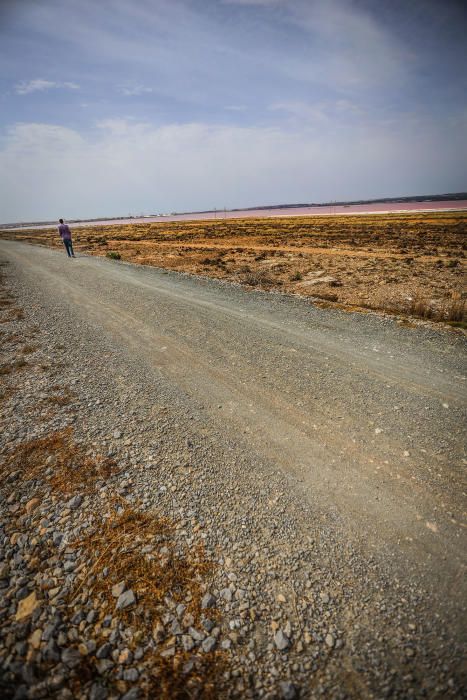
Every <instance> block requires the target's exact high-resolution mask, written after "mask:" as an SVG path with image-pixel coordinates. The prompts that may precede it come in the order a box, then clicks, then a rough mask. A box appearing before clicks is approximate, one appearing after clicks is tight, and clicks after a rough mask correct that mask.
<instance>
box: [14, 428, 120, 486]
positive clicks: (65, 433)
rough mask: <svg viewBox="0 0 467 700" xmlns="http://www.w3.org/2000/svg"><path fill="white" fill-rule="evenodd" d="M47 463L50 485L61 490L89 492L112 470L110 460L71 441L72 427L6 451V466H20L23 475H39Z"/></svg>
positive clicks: (109, 474) (32, 476)
mask: <svg viewBox="0 0 467 700" xmlns="http://www.w3.org/2000/svg"><path fill="white" fill-rule="evenodd" d="M49 458H50V459H49ZM48 464H50V465H51V466H52V467H53V474H52V476H51V478H50V484H51V486H52V488H54V489H57V490H58V491H60V492H62V493H64V494H72V493H77V492H90V491H92V489H93V488H94V487H95V484H96V482H97V481H99V480H102V479H103V480H106V479H108V478H109V477H110V476H111V475H112V474H113V473H115V463H114V462H113V461H112V460H110V459H108V458H103V457H101V456H96V457H91V456H89V455H87V454H85V450H84V447H83V446H81V445H78V444H76V443H75V442H74V440H73V438H72V430H71V428H66V429H65V430H62V431H59V432H55V433H52V434H51V435H48V436H47V437H44V438H37V439H34V440H30V441H28V442H26V443H23V444H21V445H20V446H19V447H17V448H16V449H15V450H14V451H13V452H12V453H10V454H9V456H8V460H7V465H6V466H7V468H8V469H18V470H20V471H21V473H22V474H23V478H24V479H35V478H41V479H42V478H43V477H44V474H45V471H46V469H47V465H48Z"/></svg>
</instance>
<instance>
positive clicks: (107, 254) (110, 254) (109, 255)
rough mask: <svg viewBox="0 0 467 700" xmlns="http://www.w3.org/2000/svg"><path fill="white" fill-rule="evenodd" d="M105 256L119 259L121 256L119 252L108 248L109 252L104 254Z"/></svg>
mask: <svg viewBox="0 0 467 700" xmlns="http://www.w3.org/2000/svg"><path fill="white" fill-rule="evenodd" d="M105 257H106V258H111V259H112V260H121V258H122V256H121V255H120V253H116V252H115V251H114V250H109V252H108V253H106V254H105Z"/></svg>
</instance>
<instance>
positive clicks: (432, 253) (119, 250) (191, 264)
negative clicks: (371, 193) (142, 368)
mask: <svg viewBox="0 0 467 700" xmlns="http://www.w3.org/2000/svg"><path fill="white" fill-rule="evenodd" d="M466 230H467V214H466V213H464V212H444V213H443V212H433V213H414V214H389V215H381V214H379V215H374V216H373V215H366V216H335V217H330V216H323V217H318V216H316V217H303V218H302V217H293V218H292V217H291V218H278V219H236V220H217V221H177V222H164V223H147V224H127V225H115V226H105V227H102V226H96V227H89V228H86V229H75V231H74V241H75V249H76V251H77V252H86V253H90V254H93V255H102V256H105V255H107V256H111V257H112V256H113V255H114V254H115V257H118V256H120V257H121V259H122V260H126V261H130V262H137V263H141V264H143V265H154V266H157V267H163V268H169V269H171V270H179V271H183V272H189V273H195V274H197V275H205V276H209V277H216V278H221V279H230V280H232V281H237V282H240V283H241V284H244V285H249V286H254V287H262V288H264V289H279V290H281V291H284V292H287V293H293V294H299V295H301V296H307V297H312V298H314V299H318V300H321V302H323V303H326V304H339V305H340V306H342V307H344V308H349V309H352V308H360V309H362V308H363V309H365V308H370V309H377V310H383V311H389V312H392V313H397V314H403V315H408V316H416V317H421V318H431V319H433V320H438V321H441V320H442V321H447V322H449V323H450V324H452V325H460V326H465V315H466V314H465V308H466V302H465V297H466V296H467V295H466V292H465V289H466V286H465V279H466V278H465V272H466V269H465V268H466V259H465V249H466V235H465V234H466ZM0 236H2V237H5V238H15V239H17V240H23V241H26V242H29V243H38V244H46V245H48V246H53V247H59V246H61V242H60V240H59V238H58V236H57V233H56V230H54V229H44V230H39V231H22V232H20V231H17V232H12V231H9V232H2V233H0Z"/></svg>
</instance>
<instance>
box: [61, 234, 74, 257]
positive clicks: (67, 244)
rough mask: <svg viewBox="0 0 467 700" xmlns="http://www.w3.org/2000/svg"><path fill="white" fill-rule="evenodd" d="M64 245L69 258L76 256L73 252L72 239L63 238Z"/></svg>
mask: <svg viewBox="0 0 467 700" xmlns="http://www.w3.org/2000/svg"><path fill="white" fill-rule="evenodd" d="M63 245H64V246H65V248H66V252H67V255H68V257H69V258H71V257H73V258H74V257H75V254H74V253H73V243H72V242H71V239H68V238H64V239H63Z"/></svg>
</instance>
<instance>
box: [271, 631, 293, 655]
mask: <svg viewBox="0 0 467 700" xmlns="http://www.w3.org/2000/svg"><path fill="white" fill-rule="evenodd" d="M274 644H275V645H276V647H277V648H278V649H279V651H284V650H285V649H287V648H288V646H289V644H290V640H289V638H288V637H287V635H286V634H285V632H284V631H283V630H282V629H278V630H277V632H276V634H275V635H274Z"/></svg>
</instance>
